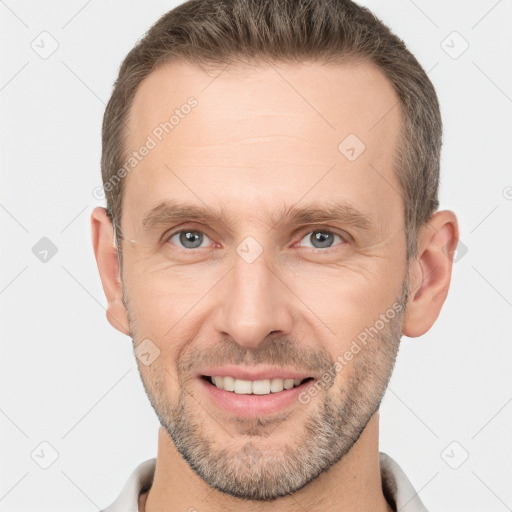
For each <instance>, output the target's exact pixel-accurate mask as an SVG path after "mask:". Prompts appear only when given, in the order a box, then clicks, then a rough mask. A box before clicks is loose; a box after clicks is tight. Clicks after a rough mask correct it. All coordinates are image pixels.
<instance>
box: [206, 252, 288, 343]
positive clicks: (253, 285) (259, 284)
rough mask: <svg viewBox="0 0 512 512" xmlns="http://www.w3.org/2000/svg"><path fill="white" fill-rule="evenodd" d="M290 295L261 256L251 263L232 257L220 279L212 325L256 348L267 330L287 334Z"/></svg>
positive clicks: (221, 332)
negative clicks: (220, 288)
mask: <svg viewBox="0 0 512 512" xmlns="http://www.w3.org/2000/svg"><path fill="white" fill-rule="evenodd" d="M290 294H291V292H290V291H289V290H288V288H287V286H286V285H285V284H284V283H283V282H282V281H281V279H280V278H279V277H278V272H277V271H276V270H273V269H271V267H270V266H269V265H268V262H267V260H266V258H265V257H264V255H261V256H260V257H259V258H258V259H257V260H256V261H253V262H252V263H247V262H246V261H244V260H243V259H242V258H240V257H235V262H234V265H233V269H232V271H231V272H229V274H228V275H227V276H226V279H224V280H223V281H222V293H220V296H219V303H218V308H217V315H216V321H215V328H216V330H217V332H219V333H220V334H222V335H229V336H230V337H231V338H232V339H234V340H235V341H236V342H237V343H238V344H239V345H241V346H244V347H246V348H256V347H257V346H258V345H259V344H260V343H261V342H262V341H263V340H264V339H265V338H266V337H267V336H268V335H269V334H270V333H274V332H279V333H281V334H289V333H290V332H291V328H292V314H291V303H290Z"/></svg>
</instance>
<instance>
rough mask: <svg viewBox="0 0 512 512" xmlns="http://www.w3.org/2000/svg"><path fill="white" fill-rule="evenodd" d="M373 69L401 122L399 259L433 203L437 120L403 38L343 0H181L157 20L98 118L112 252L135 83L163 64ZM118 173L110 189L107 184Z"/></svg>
mask: <svg viewBox="0 0 512 512" xmlns="http://www.w3.org/2000/svg"><path fill="white" fill-rule="evenodd" d="M347 58H355V59H358V60H361V61H368V62H370V63H373V64H374V65H376V66H377V67H378V68H379V69H380V70H381V72H383V73H384V75H385V76H386V77H387V78H388V79H389V80H390V82H391V83H392V85H393V87H394V89H395V91H396V93H397V95H398V97H399V99H400V110H401V116H402V126H401V133H400V138H399V141H398V145H397V152H396V155H395V172H396V176H397V179H398V181H399V183H400V188H401V194H402V199H403V203H404V216H405V233H406V239H407V255H406V257H407V260H409V259H410V258H411V257H415V256H416V255H417V233H418V229H419V227H420V226H421V225H423V224H424V223H425V222H426V221H428V220H429V219H430V217H431V216H432V214H433V213H434V212H435V211H436V210H437V208H438V206H439V201H438V188H439V165H440V153H441V138H442V122H441V114H440V110H439V103H438V99H437V96H436V93H435V90H434V87H433V85H432V83H431V81H430V80H429V78H428V76H427V74H426V73H425V71H424V70H423V68H422V67H421V65H420V64H419V63H418V61H417V60H416V58H415V57H414V56H413V55H412V54H411V53H410V52H409V50H407V48H406V46H405V44H404V42H403V41H402V40H401V39H399V38H398V37H397V36H396V35H394V34H393V33H392V32H391V31H390V29H389V28H388V27H387V26H385V25H384V24H383V23H382V22H381V21H380V20H379V19H378V18H376V17H375V16H374V15H373V14H372V13H371V12H370V11H369V10H368V9H366V8H364V7H361V6H358V5H356V4H355V3H353V2H351V1H350V0H189V1H186V2H184V3H183V4H181V5H179V6H177V7H176V8H174V9H173V10H171V11H169V12H168V13H167V14H165V15H164V16H162V17H161V18H160V19H159V20H158V21H157V22H156V23H155V24H154V25H153V26H152V27H151V29H150V30H149V31H148V32H147V33H146V34H145V36H144V37H143V38H142V39H141V40H140V41H139V42H138V43H137V44H136V46H135V47H134V48H133V49H132V50H131V51H130V52H129V53H128V55H127V56H126V58H125V59H124V61H123V63H122V65H121V68H120V70H119V75H118V78H117V80H116V83H115V85H114V90H113V92H112V96H111V98H110V101H109V102H108V105H107V107H106V110H105V115H104V118H103V136H102V159H101V167H102V178H103V186H104V189H105V194H106V198H107V211H108V213H109V216H110V218H111V220H112V223H113V225H114V229H115V233H116V243H117V246H118V251H119V252H120V251H121V244H120V243H119V241H120V240H119V236H120V235H119V233H120V229H119V227H120V221H121V215H122V197H123V184H124V179H122V180H120V179H119V175H116V173H118V171H119V169H121V168H122V166H123V162H124V161H125V156H126V148H125V139H126V126H127V121H128V115H129V112H130V108H131V105H132V102H133V98H134V96H135V93H136V91H137V88H138V86H139V85H140V83H141V82H142V80H144V78H146V77H147V76H148V75H149V74H150V73H151V72H152V71H154V70H155V69H156V68H157V67H158V66H160V65H161V64H162V63H165V62H169V61H171V60H181V61H184V62H186V63H189V64H192V65H199V66H201V67H202V66H217V65H224V64H225V65H229V64H233V63H235V64H236V63H237V62H238V63H242V62H243V63H248V62H249V63H251V62H254V63H256V62H278V61H284V62H301V61H302V62H304V61H308V60H309V61H315V62H325V63H327V62H337V61H342V60H343V59H347ZM116 177H117V180H118V181H117V183H116V184H115V185H116V186H114V187H112V186H109V187H107V186H106V184H110V185H112V183H113V182H114V181H113V179H114V178H116Z"/></svg>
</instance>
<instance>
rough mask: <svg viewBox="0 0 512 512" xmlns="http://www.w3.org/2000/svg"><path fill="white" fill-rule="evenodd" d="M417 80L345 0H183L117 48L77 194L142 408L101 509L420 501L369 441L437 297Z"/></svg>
mask: <svg viewBox="0 0 512 512" xmlns="http://www.w3.org/2000/svg"><path fill="white" fill-rule="evenodd" d="M440 146H441V119H440V113H439V105H438V102H437V98H436V94H435V91H434V89H433V86H432V84H431V83H430V81H429V79H428V77H427V76H426V74H425V73H424V71H423V69H422V68H421V66H420V65H419V64H418V62H417V61H416V59H415V58H414V57H413V56H412V55H411V54H410V53H409V52H408V50H407V49H406V48H405V46H404V44H403V43H402V42H401V41H400V40H399V39H398V38H397V37H396V36H394V35H393V34H392V33H391V32H390V31H389V29H388V28H387V27H385V26H384V25H383V24H382V23H381V22H380V21H379V20H377V19H376V18H375V17H374V16H373V15H372V14H371V13H370V12H369V11H367V10H366V9H363V8H361V7H359V6H357V5H355V4H353V3H352V2H349V1H346V0H336V1H328V0H304V1H301V2H298V1H297V0H211V1H203V0H192V1H189V2H186V3H184V4H182V5H180V6H179V7H177V8H175V9H174V10H172V11H171V12H169V13H167V14H166V15H165V16H163V17H162V18H161V19H160V20H159V21H158V22H157V23H156V24H155V25H154V26H153V27H152V28H151V30H150V31H149V32H148V33H147V34H146V36H145V37H144V38H143V39H142V40H141V41H140V42H139V43H138V44H137V45H136V46H135V48H134V49H133V50H132V51H131V52H130V53H129V54H128V56H127V57H126V59H125V61H124V63H123V65H122V66H121V69H120V72H119V78H118V80H117V82H116V84H115V88H114V92H113V94H112V98H111V100H110V102H109V104H108V106H107V109H106V112H105V118H104V124H103V157H102V173H103V183H104V188H105V191H106V195H107V209H106V210H105V209H104V208H96V209H95V210H94V212H93V214H92V232H93V244H94V251H95V255H96V259H97V263H98V268H99V272H100V276H101V281H102V285H103V288H104V291H105V294H106V297H107V300H108V310H107V317H108V320H109V322H110V323H111V324H112V325H113V326H114V327H115V328H116V329H118V330H120V331H121V332H123V333H125V334H127V335H129V336H130V337H131V338H132V339H133V345H134V351H135V355H136V356H137V364H138V368H139V372H140V375H141V378H142V381H143V384H144V387H145V390H146V393H147V395H148V397H149V399H150V401H151V404H152V406H153V407H154V409H155V411H156V414H157V415H158V418H159V420H160V423H161V425H162V427H161V428H160V431H159V438H158V454H157V458H156V460H155V459H152V460H149V461H146V462H144V463H142V464H141V465H140V466H139V467H137V468H136V470H135V471H134V472H133V474H132V475H131V477H130V479H129V481H128V482H127V484H126V486H125V488H124V489H123V491H122V493H121V495H120V496H119V497H118V499H117V500H116V501H115V503H113V504H112V505H111V506H110V507H108V508H107V509H106V510H108V511H109V512H115V511H123V512H127V511H138V510H139V511H146V512H157V511H158V512H166V511H173V512H174V511H179V510H183V511H189V512H192V511H221V510H222V511H224V510H237V511H249V510H250V511H254V510H258V511H270V510H272V511H289V510H307V511H309V512H316V511H325V510H332V511H335V510H336V511H338V510H339V511H342V510H343V511H355V510H357V511H364V512H367V511H368V512H369V511H372V512H375V511H379V512H380V511H382V512H384V511H388V512H389V511H397V510H400V511H402V512H411V511H423V510H426V508H425V507H424V505H423V504H422V502H421V500H420V498H419V497H418V496H417V495H416V492H415V490H414V488H413V486H412V484H411V483H410V482H409V480H408V479H407V477H406V476H405V474H404V472H403V471H402V469H401V468H400V467H399V465H398V464H397V463H396V462H395V461H393V459H392V458H391V457H389V456H388V455H386V454H384V453H379V448H378V430H379V406H380V403H381V400H382V397H383V395H384V392H385V389H386V387H387V384H388V381H389V378H390V376H391V373H392V370H393V366H394V363H395V357H396V355H397V352H398V348H399V344H400V338H401V335H402V334H405V335H406V336H410V337H416V336H421V335H422V334H424V333H425V332H427V331H428V330H429V329H430V327H431V326H432V325H433V323H434V322H435V320H436V318H437V317H438V315H439V312H440V310H441V307H442V305H443V303H444V301H445V299H446V296H447V293H448V288H449V283H450V278H451V270H452V261H453V254H454V251H455V248H456V244H457V239H458V226H457V219H456V217H455V215H454V213H453V212H451V211H436V210H437V209H438V205H439V203H438V198H437V194H438V183H439V155H440Z"/></svg>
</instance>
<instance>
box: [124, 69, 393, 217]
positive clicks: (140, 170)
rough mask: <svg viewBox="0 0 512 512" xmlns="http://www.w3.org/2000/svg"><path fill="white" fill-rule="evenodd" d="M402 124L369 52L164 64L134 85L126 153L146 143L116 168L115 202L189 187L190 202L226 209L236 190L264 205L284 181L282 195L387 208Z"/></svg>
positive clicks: (276, 197) (139, 201)
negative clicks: (124, 167)
mask: <svg viewBox="0 0 512 512" xmlns="http://www.w3.org/2000/svg"><path fill="white" fill-rule="evenodd" d="M191 98H192V100H191ZM190 105H194V106H192V107H190ZM400 128H401V114H400V107H399V100H398V97H397V95H396V93H395V91H394V89H393V87H392V85H391V83H390V82H389V80H388V79H387V78H386V77H385V76H384V75H383V74H382V72H381V71H380V70H378V69H377V68H376V67H375V66H373V65H372V64H370V63H368V62H363V63H361V62H359V63H356V62H344V63H337V64H329V65H325V64H320V63H287V64H282V63H280V64H260V65H252V64H247V65H236V66H229V67H221V66H219V68H218V69H216V70H214V71H211V70H210V72H208V73H207V72H205V71H203V70H201V69H200V68H199V67H196V66H192V65H189V64H186V63H183V62H171V63H167V64H164V65H162V66H161V67H159V68H158V69H157V70H155V71H153V72H152V73H151V74H150V75H149V76H148V77H147V78H146V79H145V80H144V81H143V82H142V83H141V85H140V86H139V89H138V90H137V93H136V95H135V98H134V101H133V104H132V108H131V110H130V115H129V119H128V132H127V138H126V146H127V148H128V154H130V153H131V152H132V151H138V149H140V148H141V147H142V146H144V145H146V146H149V145H150V146H151V149H150V151H148V152H145V153H146V156H144V157H143V158H141V159H140V160H139V161H138V162H137V163H136V166H134V167H133V170H132V171H130V172H129V175H128V176H127V177H126V178H125V179H126V180H127V183H126V186H125V197H124V198H123V204H124V206H123V211H125V212H127V211H129V210H130V208H133V207H135V208H139V210H142V209H143V208H147V207H149V206H155V205H157V204H159V203H161V202H162V201H164V200H166V199H167V196H169V195H172V194H173V193H174V194H175V195H176V194H180V192H181V193H186V194H188V195H190V194H192V191H191V189H192V188H193V189H194V191H195V192H193V195H190V197H191V198H194V196H195V200H196V202H198V201H197V200H198V199H200V200H201V202H203V203H210V204H213V203H215V204H218V203H219V202H221V203H223V204H226V205H227V207H228V208H229V205H230V204H232V205H233V207H235V205H237V204H238V205H239V206H241V203H237V200H239V199H240V198H242V197H243V198H244V202H245V204H246V207H247V208H246V211H247V212H249V211H250V209H251V208H254V209H261V211H268V212H271V211H272V207H271V205H272V203H273V201H279V207H280V209H281V208H282V207H283V191H286V192H287V193H289V198H290V203H292V202H295V201H296V200H298V199H299V198H300V196H302V195H304V194H306V193H307V194H309V195H310V196H311V198H313V197H314V196H316V198H317V199H318V198H320V197H322V196H324V197H325V195H326V194H327V195H329V196H333V195H336V194H337V193H338V194H342V195H343V194H344V195H345V196H350V198H351V199H353V200H354V201H355V202H358V201H359V202H360V203H361V204H364V203H366V207H367V213H368V214H369V216H372V215H373V216H374V217H378V216H379V215H381V214H383V212H382V211H381V212H380V213H379V211H378V210H379V207H380V209H381V210H382V209H383V208H384V209H385V212H384V214H388V215H392V214H396V212H397V211H401V205H400V203H401V198H400V197H399V194H398V196H397V191H398V189H399V185H398V182H397V180H396V177H395V175H394V162H393V156H394V152H395V148H396V144H397V141H398V136H399V132H400ZM150 139H151V143H150V144H148V141H149V140H150ZM333 166H334V168H335V172H331V173H329V176H328V178H326V179H323V178H322V176H325V174H326V172H327V171H328V170H329V169H332V168H333ZM315 183H316V185H315ZM262 199H264V201H263V202H265V203H266V204H262ZM354 201H352V202H354ZM390 201H392V202H394V203H396V208H392V207H391V206H390ZM258 205H259V206H260V208H258ZM372 210H373V213H372ZM139 213H140V214H142V212H139Z"/></svg>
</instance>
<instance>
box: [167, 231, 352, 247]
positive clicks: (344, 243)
mask: <svg viewBox="0 0 512 512" xmlns="http://www.w3.org/2000/svg"><path fill="white" fill-rule="evenodd" d="M187 231H192V232H195V233H201V234H203V235H206V236H207V237H208V238H210V237H209V236H208V235H207V234H206V233H205V232H204V231H201V230H200V229H194V228H181V229H179V230H177V231H174V232H172V233H171V234H169V235H165V236H164V237H163V243H164V244H166V243H169V241H170V239H171V238H172V237H173V236H175V235H179V234H181V233H185V232H187ZM315 232H321V233H324V234H325V233H328V234H332V235H335V236H338V237H339V238H340V239H341V240H342V242H343V243H340V244H337V245H334V246H332V247H325V248H323V249H322V248H318V247H302V248H307V249H309V250H311V251H313V252H315V253H327V252H330V251H331V250H335V249H336V248H337V247H343V246H345V245H346V244H347V243H348V239H349V237H348V235H342V234H341V233H337V232H336V231H333V230H331V229H328V228H324V227H313V228H311V227H309V228H308V230H306V231H302V232H300V233H299V236H300V238H299V240H298V242H300V241H301V240H302V239H303V238H304V237H305V236H306V235H309V234H311V233H315ZM171 245H174V246H175V247H177V248H178V249H179V250H181V251H184V252H187V253H193V252H195V251H200V250H203V249H208V247H196V248H194V249H187V248H185V247H180V246H179V245H175V244H171Z"/></svg>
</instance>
